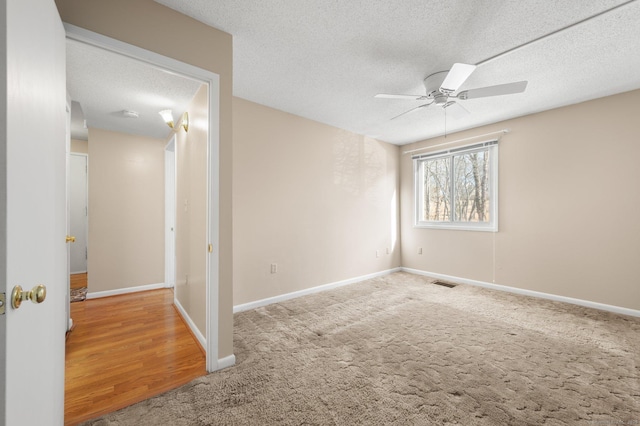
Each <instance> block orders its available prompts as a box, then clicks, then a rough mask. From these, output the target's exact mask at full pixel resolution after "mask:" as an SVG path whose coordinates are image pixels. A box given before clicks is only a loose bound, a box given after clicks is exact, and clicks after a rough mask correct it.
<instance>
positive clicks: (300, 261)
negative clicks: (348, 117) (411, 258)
mask: <svg viewBox="0 0 640 426" xmlns="http://www.w3.org/2000/svg"><path fill="white" fill-rule="evenodd" d="M233 114H234V118H233V134H234V154H233V156H234V165H233V169H234V172H233V184H234V187H233V209H234V229H233V233H234V277H235V282H234V289H233V290H234V294H233V296H234V304H236V305H239V304H243V303H247V302H251V301H256V300H260V299H264V298H267V297H271V296H276V295H281V294H285V293H289V292H293V291H297V290H302V289H306V288H310V287H315V286H318V285H322V284H328V283H332V282H336V281H341V280H345V279H349V278H354V277H358V276H361V275H366V274H371V273H374V272H379V271H383V270H386V269H390V268H394V267H398V266H400V248H399V241H398V228H397V223H396V222H397V221H396V218H397V216H396V215H397V199H396V194H397V189H398V173H397V170H398V147H396V146H394V145H390V144H387V143H383V142H379V141H376V140H373V139H370V138H367V137H364V136H360V135H356V134H353V133H350V132H347V131H345V130H340V129H337V128H334V127H331V126H327V125H324V124H320V123H318V122H314V121H311V120H308V119H305V118H301V117H297V116H294V115H291V114H287V113H284V112H282V111H278V110H274V109H271V108H268V107H265V106H262V105H258V104H255V103H252V102H249V101H246V100H243V99H239V98H234V101H233ZM386 248H389V249H390V250H391V254H389V255H387V254H386ZM376 250H378V251H379V253H380V257H376ZM271 263H277V264H278V272H277V273H275V274H272V273H271V272H270V265H271Z"/></svg>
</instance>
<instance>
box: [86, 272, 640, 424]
mask: <svg viewBox="0 0 640 426" xmlns="http://www.w3.org/2000/svg"><path fill="white" fill-rule="evenodd" d="M235 354H236V357H237V365H236V366H235V367H232V368H229V369H226V370H223V371H221V372H217V373H214V374H210V375H208V376H206V377H202V378H200V379H196V380H195V381H193V382H191V383H189V384H188V385H186V386H183V387H182V388H179V389H176V390H174V391H171V392H168V393H166V394H163V395H160V396H158V397H156V398H152V399H150V400H147V401H144V402H142V403H139V404H136V405H134V406H131V407H128V408H125V409H123V410H121V411H118V412H116V413H112V414H110V415H107V416H105V417H103V418H102V419H98V420H94V421H93V422H89V423H88V424H91V425H279V424H284V425H302V424H306V425H354V424H362V425H388V424H393V425H454V424H459V425H541V424H545V425H639V424H640V318H633V317H625V316H619V315H614V314H611V313H607V312H601V311H597V310H592V309H588V308H582V307H577V306H573V305H567V304H562V303H557V302H550V301H545V300H539V299H533V298H528V297H523V296H518V295H513V294H508V293H502V292H496V291H490V290H486V289H481V288H476V287H471V286H466V285H459V286H457V287H455V288H451V289H450V288H445V287H440V286H436V285H433V284H430V283H429V280H428V279H427V278H424V277H419V276H415V275H410V274H407V273H396V274H392V275H389V276H386V277H382V278H377V279H373V280H369V281H366V282H364V283H360V284H353V285H350V286H347V287H342V288H339V289H336V290H331V291H327V292H324V293H319V294H315V295H311V296H306V297H302V298H299V299H295V300H290V301H287V302H283V303H279V304H275V305H271V306H267V307H264V308H259V309H256V310H253V311H248V312H244V313H240V314H236V315H235Z"/></svg>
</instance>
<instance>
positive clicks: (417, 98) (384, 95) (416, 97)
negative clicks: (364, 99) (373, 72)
mask: <svg viewBox="0 0 640 426" xmlns="http://www.w3.org/2000/svg"><path fill="white" fill-rule="evenodd" d="M375 97H376V98H383V99H412V100H414V101H422V100H425V99H427V97H426V96H424V95H389V94H387V93H378V94H377V95H376V96H375Z"/></svg>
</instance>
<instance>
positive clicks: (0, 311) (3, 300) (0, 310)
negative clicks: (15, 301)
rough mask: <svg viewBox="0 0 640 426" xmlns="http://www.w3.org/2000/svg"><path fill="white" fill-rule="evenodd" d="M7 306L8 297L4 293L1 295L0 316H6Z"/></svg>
mask: <svg viewBox="0 0 640 426" xmlns="http://www.w3.org/2000/svg"><path fill="white" fill-rule="evenodd" d="M5 305H6V295H5V294H4V293H0V315H4V308H5Z"/></svg>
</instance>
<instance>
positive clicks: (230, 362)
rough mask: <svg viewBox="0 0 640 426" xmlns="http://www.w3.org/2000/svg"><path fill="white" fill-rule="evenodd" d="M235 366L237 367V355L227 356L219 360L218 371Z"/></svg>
mask: <svg viewBox="0 0 640 426" xmlns="http://www.w3.org/2000/svg"><path fill="white" fill-rule="evenodd" d="M234 365H236V356H235V355H229V356H225V357H224V358H220V359H219V360H218V370H222V369H223V368H228V367H233V366H234ZM216 371H217V370H216Z"/></svg>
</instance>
